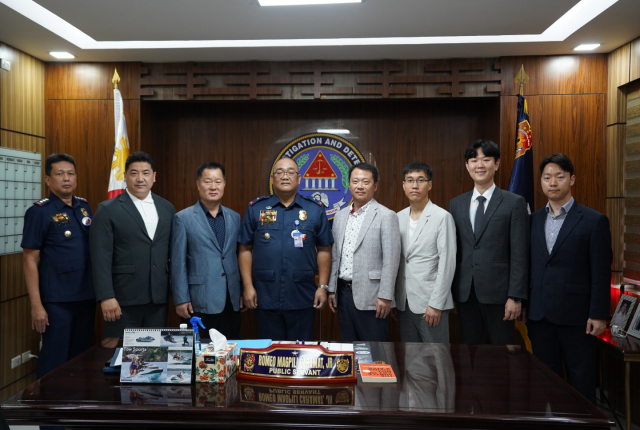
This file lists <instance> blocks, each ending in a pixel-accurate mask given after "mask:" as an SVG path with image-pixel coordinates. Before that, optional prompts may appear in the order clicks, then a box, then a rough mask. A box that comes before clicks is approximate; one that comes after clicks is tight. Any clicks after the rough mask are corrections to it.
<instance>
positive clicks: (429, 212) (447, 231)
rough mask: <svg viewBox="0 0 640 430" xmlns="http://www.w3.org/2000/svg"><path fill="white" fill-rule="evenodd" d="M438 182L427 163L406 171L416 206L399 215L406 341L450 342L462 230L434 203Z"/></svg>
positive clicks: (400, 300)
mask: <svg viewBox="0 0 640 430" xmlns="http://www.w3.org/2000/svg"><path fill="white" fill-rule="evenodd" d="M432 177H433V171H432V170H431V167H430V166H429V165H428V164H425V163H411V164H409V165H408V166H406V167H405V168H404V169H403V170H402V178H403V181H402V188H403V189H404V193H405V194H406V196H407V198H408V199H409V203H410V206H409V207H408V208H406V209H403V210H402V211H400V212H398V221H399V223H400V237H401V238H402V258H401V259H400V269H399V271H398V279H397V282H396V307H397V309H398V320H399V323H400V340H401V341H402V342H429V343H448V342H449V310H450V309H452V308H453V297H452V296H451V283H452V282H453V275H454V274H455V270H456V226H455V223H454V221H453V217H452V216H451V214H449V212H447V211H445V210H444V209H442V208H441V207H439V206H437V205H435V204H434V203H433V202H432V201H430V200H429V191H430V190H431V186H432V182H431V179H432Z"/></svg>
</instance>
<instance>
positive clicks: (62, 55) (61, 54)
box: [49, 51, 76, 59]
mask: <svg viewBox="0 0 640 430" xmlns="http://www.w3.org/2000/svg"><path fill="white" fill-rule="evenodd" d="M49 54H51V56H53V57H56V58H60V59H63V58H76V56H75V55H72V54H69V53H68V52H57V51H53V52H49Z"/></svg>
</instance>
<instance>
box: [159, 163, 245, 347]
mask: <svg viewBox="0 0 640 430" xmlns="http://www.w3.org/2000/svg"><path fill="white" fill-rule="evenodd" d="M225 185H226V180H225V171H224V166H223V165H222V164H219V163H215V162H212V161H210V162H207V163H203V164H201V165H200V167H198V170H197V171H196V187H197V188H198V194H199V195H200V199H199V200H198V202H197V203H196V204H195V205H193V206H191V207H188V208H186V209H184V210H182V211H180V212H178V213H177V214H175V215H174V216H173V227H172V228H171V286H172V291H173V303H174V304H175V306H176V313H177V314H178V315H180V317H182V322H185V323H186V322H188V320H189V319H191V317H193V316H194V315H195V316H198V317H200V318H201V319H202V323H203V324H204V326H205V327H206V328H207V330H208V329H212V328H213V329H216V330H218V331H219V332H220V333H222V334H223V335H225V336H226V337H227V338H228V339H237V338H238V336H239V334H240V308H242V307H243V306H242V293H241V291H242V287H241V284H240V272H239V271H238V257H237V249H238V231H239V230H240V215H239V214H238V213H237V212H235V211H233V210H232V209H229V208H228V207H226V206H222V204H221V201H222V197H223V196H224V188H225Z"/></svg>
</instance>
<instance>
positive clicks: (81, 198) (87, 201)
mask: <svg viewBox="0 0 640 430" xmlns="http://www.w3.org/2000/svg"><path fill="white" fill-rule="evenodd" d="M73 197H75V198H76V199H78V200H80V201H81V202H85V203H89V200H87V199H85V198H84V197H78V196H73Z"/></svg>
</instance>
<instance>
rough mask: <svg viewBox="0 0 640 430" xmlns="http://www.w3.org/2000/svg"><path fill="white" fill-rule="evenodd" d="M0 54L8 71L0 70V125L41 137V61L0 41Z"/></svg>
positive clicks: (42, 120)
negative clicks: (5, 62)
mask: <svg viewBox="0 0 640 430" xmlns="http://www.w3.org/2000/svg"><path fill="white" fill-rule="evenodd" d="M0 57H1V58H3V59H6V60H9V61H10V62H11V70H10V71H6V70H4V69H3V70H0V73H1V74H2V78H1V79H0V106H1V109H0V128H2V129H3V130H10V131H16V132H19V133H25V134H30V135H33V136H41V137H42V136H44V116H45V115H44V63H43V62H42V61H40V60H37V59H36V58H34V57H31V56H30V55H27V54H25V53H24V52H21V51H18V50H17V49H14V48H12V47H11V46H9V45H5V44H1V43H0Z"/></svg>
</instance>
